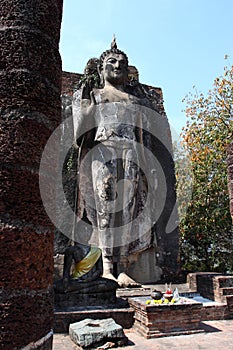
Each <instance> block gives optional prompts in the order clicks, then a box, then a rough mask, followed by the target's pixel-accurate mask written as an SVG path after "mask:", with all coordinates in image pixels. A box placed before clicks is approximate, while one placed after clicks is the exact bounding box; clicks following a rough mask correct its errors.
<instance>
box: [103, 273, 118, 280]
mask: <svg viewBox="0 0 233 350" xmlns="http://www.w3.org/2000/svg"><path fill="white" fill-rule="evenodd" d="M102 277H104V278H108V279H109V280H113V281H115V282H118V281H117V279H116V278H115V277H114V276H113V274H112V273H110V272H109V273H105V274H103V276H102Z"/></svg>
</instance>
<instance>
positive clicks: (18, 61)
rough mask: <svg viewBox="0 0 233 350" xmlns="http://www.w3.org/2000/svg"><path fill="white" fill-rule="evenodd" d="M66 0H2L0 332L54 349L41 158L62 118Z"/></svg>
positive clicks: (9, 349)
mask: <svg viewBox="0 0 233 350" xmlns="http://www.w3.org/2000/svg"><path fill="white" fill-rule="evenodd" d="M61 16H62V0H40V1H38V0H1V5H0V47H1V50H0V116H1V138H0V154H1V159H0V164H1V175H0V181H1V184H3V185H2V188H1V197H2V200H1V220H2V224H1V235H0V251H1V258H2V260H1V262H0V277H1V284H0V287H1V294H0V295H1V314H0V318H1V331H0V348H1V349H4V350H16V349H17V350H18V349H23V348H24V347H25V346H27V349H32V348H33V349H43V350H47V349H52V332H51V329H52V323H53V291H52V282H53V229H54V228H53V226H52V224H51V223H50V221H49V219H48V217H47V215H46V213H45V211H44V209H43V204H42V201H41V198H40V192H39V174H38V170H39V164H40V159H41V154H42V152H43V149H44V146H45V144H46V142H47V139H48V138H49V136H50V134H51V133H52V131H53V130H54V129H55V127H56V126H57V125H58V124H59V122H60V113H61V105H60V83H61V59H60V55H59V51H58V43H59V36H60V24H61Z"/></svg>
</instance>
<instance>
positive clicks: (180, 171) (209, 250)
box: [176, 67, 233, 273]
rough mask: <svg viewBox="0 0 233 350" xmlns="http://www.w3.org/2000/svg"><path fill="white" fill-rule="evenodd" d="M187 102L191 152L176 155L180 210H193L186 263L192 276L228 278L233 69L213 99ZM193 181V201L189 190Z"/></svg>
mask: <svg viewBox="0 0 233 350" xmlns="http://www.w3.org/2000/svg"><path fill="white" fill-rule="evenodd" d="M194 89H195V88H194ZM184 101H185V102H186V115H187V118H188V121H187V124H186V126H185V127H184V128H183V131H182V134H181V136H182V140H183V143H182V147H183V148H184V149H185V151H186V152H187V153H186V155H185V157H184V153H182V152H180V153H177V152H176V153H177V158H178V159H177V162H176V170H177V183H178V187H177V192H178V200H179V207H180V210H181V211H182V208H186V209H187V211H186V215H185V216H184V215H183V217H181V222H180V247H181V248H180V256H181V263H182V266H183V268H184V269H186V270H189V271H195V270H199V271H218V272H222V273H225V272H226V271H232V269H233V260H232V253H233V243H232V232H231V227H232V220H231V216H230V211H229V195H228V178H227V164H226V150H227V146H228V144H229V143H230V142H231V141H232V131H233V129H232V117H233V114H232V111H233V67H225V68H224V74H223V76H221V77H219V78H216V79H215V81H214V84H213V88H212V89H211V90H210V91H209V92H208V94H207V96H204V95H203V94H202V93H200V94H199V93H197V92H195V93H194V94H192V93H190V94H189V95H187V96H186V98H185V99H184ZM182 154H183V155H182ZM184 160H185V162H184ZM188 169H189V170H191V172H190V171H189V175H187V174H188V173H187V170H188ZM187 176H189V180H190V181H188V182H187ZM184 177H186V181H183V180H184ZM191 179H192V197H191V198H190V199H188V198H187V195H186V193H187V188H186V187H187V183H190V182H191ZM185 184H186V185H185ZM185 186H186V187H185Z"/></svg>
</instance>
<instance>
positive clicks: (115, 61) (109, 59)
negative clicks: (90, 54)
mask: <svg viewBox="0 0 233 350" xmlns="http://www.w3.org/2000/svg"><path fill="white" fill-rule="evenodd" d="M102 75H103V78H104V81H108V82H110V83H111V84H123V83H124V82H125V81H126V80H127V79H128V62H127V60H126V57H125V56H124V55H123V54H117V53H111V54H109V55H108V56H106V57H105V59H104V62H103V67H102Z"/></svg>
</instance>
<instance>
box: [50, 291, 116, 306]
mask: <svg viewBox="0 0 233 350" xmlns="http://www.w3.org/2000/svg"><path fill="white" fill-rule="evenodd" d="M54 300H55V307H56V308H57V309H60V308H61V309H67V310H68V309H70V308H73V307H77V306H102V305H113V304H115V303H116V292H114V291H111V290H110V291H105V292H99V293H98V292H95V291H93V292H92V293H83V292H70V293H66V294H65V293H56V294H55V298H54Z"/></svg>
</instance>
